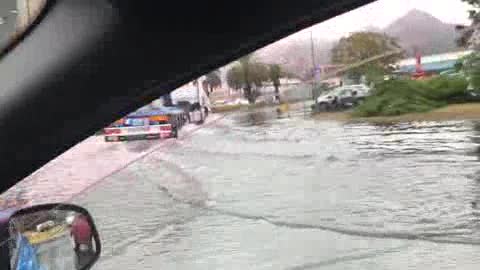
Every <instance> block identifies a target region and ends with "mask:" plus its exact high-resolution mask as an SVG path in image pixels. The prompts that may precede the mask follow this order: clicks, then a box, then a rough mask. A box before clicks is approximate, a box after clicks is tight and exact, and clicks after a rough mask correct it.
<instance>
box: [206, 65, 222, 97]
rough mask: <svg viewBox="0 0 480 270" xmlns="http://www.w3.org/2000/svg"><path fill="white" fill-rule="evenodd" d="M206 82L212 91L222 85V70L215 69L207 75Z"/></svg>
mask: <svg viewBox="0 0 480 270" xmlns="http://www.w3.org/2000/svg"><path fill="white" fill-rule="evenodd" d="M205 84H206V85H207V86H208V88H209V89H210V93H211V92H213V89H215V88H218V87H221V86H222V79H221V78H220V71H218V70H214V71H212V72H210V73H208V74H207V75H206V76H205Z"/></svg>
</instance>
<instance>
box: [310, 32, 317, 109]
mask: <svg viewBox="0 0 480 270" xmlns="http://www.w3.org/2000/svg"><path fill="white" fill-rule="evenodd" d="M310 49H311V53H312V55H311V57H312V99H313V100H314V101H315V93H314V88H315V73H316V69H317V65H316V63H315V44H314V42H313V30H312V28H310Z"/></svg>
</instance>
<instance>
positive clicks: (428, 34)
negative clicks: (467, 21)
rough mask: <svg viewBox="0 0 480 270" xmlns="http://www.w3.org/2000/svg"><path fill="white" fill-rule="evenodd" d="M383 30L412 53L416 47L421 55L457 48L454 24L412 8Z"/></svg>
mask: <svg viewBox="0 0 480 270" xmlns="http://www.w3.org/2000/svg"><path fill="white" fill-rule="evenodd" d="M383 32H385V33H386V34H388V35H390V36H392V37H395V38H397V39H398V41H399V44H400V45H401V46H402V47H403V48H404V49H405V50H407V52H408V54H409V55H413V54H414V52H415V48H418V49H419V50H420V52H421V53H422V54H423V55H428V54H436V53H444V52H449V51H453V50H456V49H457V46H456V44H455V39H456V36H457V35H458V34H457V32H456V31H455V26H454V25H452V24H447V23H444V22H442V21H440V20H439V19H437V18H435V17H433V16H432V15H430V14H428V13H426V12H423V11H419V10H412V11H410V12H409V13H407V14H406V15H405V16H403V17H401V18H399V19H398V20H396V21H394V22H393V23H391V24H390V25H389V26H388V27H386V28H385V29H384V30H383Z"/></svg>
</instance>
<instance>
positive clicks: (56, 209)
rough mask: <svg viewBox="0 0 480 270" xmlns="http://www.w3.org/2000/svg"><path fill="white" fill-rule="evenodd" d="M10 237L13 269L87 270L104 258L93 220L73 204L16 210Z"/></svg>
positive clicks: (11, 265) (9, 224) (10, 221)
mask: <svg viewBox="0 0 480 270" xmlns="http://www.w3.org/2000/svg"><path fill="white" fill-rule="evenodd" d="M8 235H9V241H8V243H9V247H8V249H9V255H10V269H12V270H64V269H65V270H73V269H77V270H87V269H90V268H91V267H92V266H93V264H95V262H96V261H97V260H98V258H99V257H100V252H101V245H100V238H99V235H98V232H97V230H96V228H95V224H94V222H93V219H92V217H91V216H90V214H89V213H88V211H87V210H86V209H84V208H82V207H79V206H75V205H71V204H43V205H37V206H33V207H29V208H24V209H21V210H18V211H15V212H13V214H12V215H11V216H10V218H9V220H8Z"/></svg>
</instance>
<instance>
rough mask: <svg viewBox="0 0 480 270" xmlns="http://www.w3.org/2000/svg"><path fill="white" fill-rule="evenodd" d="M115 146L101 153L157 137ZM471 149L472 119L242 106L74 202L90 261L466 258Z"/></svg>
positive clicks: (471, 234)
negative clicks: (88, 223) (372, 119)
mask: <svg viewBox="0 0 480 270" xmlns="http://www.w3.org/2000/svg"><path fill="white" fill-rule="evenodd" d="M112 145H114V146H109V147H114V148H112V149H114V150H111V149H110V148H109V149H110V150H108V151H110V152H107V154H105V156H109V158H110V159H111V160H112V161H113V160H116V159H115V157H116V156H115V155H120V154H122V155H121V156H119V157H118V159H122V157H123V158H125V155H124V154H126V153H129V154H132V155H133V154H134V153H138V152H142V151H148V149H152V147H155V144H154V143H152V142H142V141H138V142H131V143H124V144H122V143H119V144H112ZM479 147H480V124H479V123H476V122H472V121H455V122H419V123H407V124H397V125H372V124H366V123H365V124H348V123H341V122H334V121H315V120H312V119H311V118H309V117H308V116H307V117H305V113H304V112H303V107H302V106H300V107H298V108H292V110H291V111H290V112H288V113H280V112H277V111H276V110H275V109H271V108H268V109H258V110H255V111H243V112H238V113H234V114H231V115H228V116H227V117H225V118H223V119H220V120H219V121H217V122H216V123H215V124H213V125H210V126H208V127H205V128H202V129H199V130H198V131H197V132H196V133H195V135H194V136H191V137H189V138H184V139H180V140H179V141H178V142H175V145H174V146H173V147H168V149H167V150H165V149H164V150H162V149H160V150H157V151H153V152H151V153H150V154H148V155H146V156H145V157H143V158H142V159H141V160H139V161H136V162H133V163H132V164H130V165H129V166H127V167H125V168H124V169H122V170H120V171H118V172H116V173H114V174H113V175H111V176H109V177H107V178H106V179H105V181H103V182H101V183H100V184H98V185H97V186H95V188H93V189H90V190H88V191H87V192H85V193H83V194H82V195H81V196H77V197H75V199H74V202H75V203H79V204H81V205H83V206H85V207H87V208H88V209H89V210H90V211H91V212H92V214H93V215H94V217H95V219H96V222H97V226H98V227H99V230H100V234H101V236H102V242H103V245H104V246H103V250H102V254H103V255H102V258H101V260H100V261H99V263H98V264H97V266H96V267H95V269H118V268H119V265H121V269H135V270H137V269H242V270H243V269H425V268H428V269H477V268H478V265H479V264H480V256H479V254H480V173H479V171H480V166H479V164H480V163H479V161H480V148H479ZM117 148H118V149H117ZM119 149H121V150H119ZM119 153H120V154H119ZM90 162H91V164H92V165H91V166H97V165H94V164H95V157H94V156H92V161H90ZM98 162H100V161H98ZM102 164H103V163H102ZM105 164H106V163H105ZM73 167H74V166H73ZM85 169H86V168H85ZM65 170H67V169H65ZM64 174H67V173H65V172H64ZM38 175H44V176H45V175H48V174H46V173H43V174H42V173H40V174H38ZM44 176H42V177H44ZM50 177H54V176H50ZM42 179H43V178H42ZM59 182H60V181H59ZM59 182H58V183H59Z"/></svg>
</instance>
